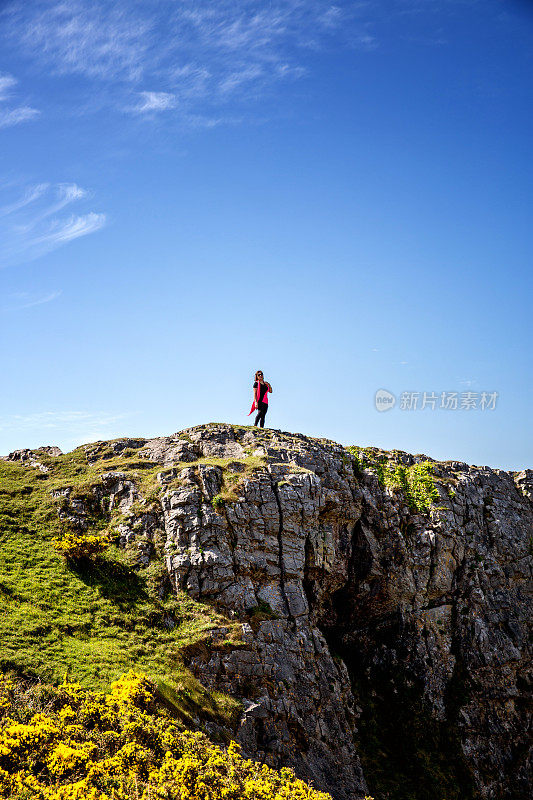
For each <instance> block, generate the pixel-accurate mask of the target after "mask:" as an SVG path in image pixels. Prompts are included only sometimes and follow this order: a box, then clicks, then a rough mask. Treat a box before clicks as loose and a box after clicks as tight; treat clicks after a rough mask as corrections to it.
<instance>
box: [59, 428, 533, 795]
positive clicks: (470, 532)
mask: <svg viewBox="0 0 533 800" xmlns="http://www.w3.org/2000/svg"><path fill="white" fill-rule="evenodd" d="M124 441H126V440H124ZM140 441H141V443H142V444H143V446H142V450H140V451H139V453H138V455H139V456H140V457H145V458H147V459H148V460H150V461H153V462H154V463H155V464H160V465H161V467H162V470H161V472H160V473H159V474H158V483H159V485H160V486H161V491H160V511H156V510H154V509H153V507H150V508H148V507H146V511H143V510H141V511H140V512H139V511H138V508H139V507H141V509H142V506H143V503H144V501H143V499H142V497H140V495H139V493H138V490H137V489H136V487H135V486H134V485H133V484H132V482H131V481H129V480H128V479H127V478H126V477H125V476H124V475H123V474H121V473H108V474H106V475H103V476H102V486H101V487H99V488H98V489H97V492H98V496H99V498H100V499H102V498H105V502H108V503H110V504H111V503H112V504H113V507H115V508H119V509H120V511H121V512H122V514H123V515H124V517H125V518H126V522H125V523H124V524H123V526H122V527H123V529H121V531H120V536H121V540H122V541H123V543H124V544H126V543H129V542H131V541H136V542H137V546H138V547H139V553H140V555H139V558H140V561H141V562H142V563H147V561H148V560H149V559H150V558H153V557H154V550H153V548H152V547H151V542H152V541H153V540H154V536H155V535H156V534H157V536H158V537H159V539H158V541H159V542H164V553H165V562H166V566H167V570H168V574H169V578H170V580H171V582H172V585H173V587H174V588H175V589H176V590H184V591H186V592H188V593H189V594H190V595H191V596H192V597H194V598H196V599H199V600H202V601H207V602H211V603H213V604H215V605H216V606H217V607H219V608H220V609H221V610H223V611H225V612H226V614H227V615H228V616H230V617H232V618H233V619H237V620H240V622H241V623H242V624H241V627H242V635H241V639H240V640H239V641H235V642H232V641H229V642H228V641H226V635H227V631H228V629H227V628H221V629H216V630H213V631H212V632H211V634H210V636H211V641H212V647H205V648H201V649H200V652H194V653H191V654H190V656H189V657H188V664H189V667H190V668H191V669H192V670H193V672H194V673H195V674H196V675H197V677H198V678H199V679H200V680H201V681H202V682H203V683H204V685H206V686H207V687H208V688H210V689H218V690H222V691H225V692H228V693H230V694H233V695H235V696H237V697H239V698H240V699H241V700H242V702H243V707H244V711H243V716H242V719H241V723H240V727H239V730H238V740H239V741H240V743H241V745H242V747H243V750H244V753H245V754H246V755H248V756H251V757H254V758H258V759H260V760H263V761H265V762H266V763H268V764H270V765H272V766H276V767H280V766H291V767H293V768H294V769H295V771H296V772H297V774H298V775H299V776H301V777H302V778H304V779H306V780H311V781H312V782H313V784H314V786H315V787H316V788H319V789H322V790H326V791H329V792H331V794H332V795H333V797H334V798H335V800H349V798H350V799H351V798H361V797H363V796H364V795H365V794H367V793H371V794H374V796H375V797H376V798H381V797H383V798H386V797H393V796H394V794H391V793H390V792H388V791H387V788H386V776H385V778H384V777H383V773H386V772H387V771H389V772H390V773H391V775H392V777H393V778H394V779H395V780H397V781H398V780H403V777H404V776H407V777H406V778H405V779H406V780H409V776H408V771H409V770H407V769H405V770H404V767H403V762H405V761H407V762H410V760H411V759H415V758H417V757H418V758H419V761H420V763H421V764H423V765H424V767H423V769H424V770H426V771H425V772H424V773H423V778H424V780H425V779H426V778H427V775H428V774H430V773H431V769H433V766H432V765H434V767H435V770H434V776H433V778H432V780H433V783H432V784H431V787H430V788H431V789H432V790H433V789H435V791H438V792H440V794H438V795H435V796H440V795H441V794H442V796H446V797H447V798H448V800H453V798H455V797H461V798H467V797H481V798H484V799H485V798H486V800H497V799H499V798H509V799H510V798H513V800H518V799H519V798H520V800H521V799H522V798H523V799H524V800H525V798H526V797H528V798H529V796H530V795H529V790H530V785H531V777H532V769H531V768H532V763H531V748H530V739H529V738H528V737H529V735H530V734H529V731H530V726H531V675H532V670H531V644H530V641H531V638H530V637H531V623H532V617H533V615H532V610H533V602H532V592H531V590H532V581H531V578H532V553H531V542H532V537H533V503H532V499H531V498H532V496H533V472H532V471H531V470H526V471H524V472H523V473H517V474H510V473H507V472H504V471H501V470H493V469H489V468H488V467H471V466H468V465H467V464H463V463H461V462H446V463H442V462H436V461H432V466H433V470H434V478H435V483H436V487H437V489H438V494H439V498H438V500H436V501H435V502H434V503H433V505H432V507H431V510H430V512H428V513H425V514H422V513H417V512H414V511H413V510H411V509H410V508H409V507H408V504H407V501H406V498H405V496H404V494H403V493H402V492H400V491H398V490H396V489H386V488H384V487H383V486H382V485H381V484H380V483H379V481H378V478H377V476H376V474H375V472H374V471H373V470H372V469H362V468H361V466H360V463H358V462H357V460H356V459H355V458H354V457H353V456H352V455H350V453H348V452H347V451H346V450H345V449H344V448H343V447H341V446H340V445H338V444H336V443H334V442H330V441H326V440H317V439H311V438H308V437H305V436H303V435H300V434H290V433H282V432H280V431H272V430H268V429H265V430H259V429H252V428H237V427H235V428H234V427H232V426H229V425H222V424H220V425H219V424H210V425H202V426H197V427H195V428H190V429H188V430H186V431H182V432H180V433H179V434H175V435H174V436H170V437H162V438H158V439H152V440H148V441H144V440H140ZM376 452H377V451H376ZM394 458H395V459H396V461H397V463H400V464H403V465H406V466H410V465H413V464H417V463H420V462H421V461H424V460H430V459H427V457H425V456H411V455H409V454H406V453H397V452H395V453H394ZM198 459H202V460H203V463H202V461H198ZM222 459H224V461H221V460H222ZM178 462H179V463H178ZM184 464H185V466H184ZM228 475H229V476H230V478H231V481H232V483H231V488H232V492H231V494H230V495H228V492H227V490H228V486H227V480H228ZM224 492H226V496H229V497H230V499H228V500H226V502H224V501H223V499H222V500H220V498H221V497H222V498H223V497H224V496H225V495H224ZM107 498H109V499H107ZM134 504H135V506H134ZM132 507H134V508H136V509H137V510H135V512H134V511H133V510H132ZM110 508H111V506H110ZM68 511H69V513H70V514H74V515H75V513H76V509H75V508H72V507H70V508H69V509H68ZM77 513H78V514H79V515H80V519H81V520H82V521H83V514H82V510H80V509H78V510H77ZM158 547H159V545H158ZM158 552H159V549H158ZM372 748H374V750H373V749H372ZM376 748H377V755H376V752H374V751H376ZM417 749H418V750H417ZM417 752H418V756H417ZM389 754H391V761H390V765H389V762H388V761H387V759H388V757H389ZM393 754H396V765H394V764H393V759H392V755H393ZM398 754H400V755H399V756H398ZM380 763H381V764H384V765H385V766H383V767H380ZM362 764H363V765H364V770H363V766H362ZM428 765H429V766H428ZM380 770H381V771H380ZM395 770H396V772H395ZM402 770H404V771H402ZM421 774H422V773H421ZM415 780H418V777H417V776H415ZM402 796H404V795H402ZM413 796H418V795H416V792H415V793H414V794H413ZM424 796H428V794H427V793H426V795H424Z"/></svg>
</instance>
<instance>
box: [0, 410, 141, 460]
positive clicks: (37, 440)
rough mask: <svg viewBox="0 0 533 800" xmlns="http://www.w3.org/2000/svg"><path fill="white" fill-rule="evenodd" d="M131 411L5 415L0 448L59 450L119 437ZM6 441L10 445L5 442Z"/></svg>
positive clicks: (0, 424) (2, 419)
mask: <svg viewBox="0 0 533 800" xmlns="http://www.w3.org/2000/svg"><path fill="white" fill-rule="evenodd" d="M134 414H135V412H131V411H128V412H122V413H119V414H117V413H114V412H109V411H78V410H76V411H70V410H66V411H39V412H36V413H32V414H8V415H4V416H2V417H0V434H1V435H2V436H1V439H0V442H1V445H0V446H1V447H2V450H3V452H4V454H7V451H8V449H15V448H20V447H38V446H39V445H43V444H59V446H60V447H61V448H62V449H63V450H68V449H69V448H71V447H76V446H78V445H80V444H85V443H87V442H94V441H95V440H97V439H104V438H105V439H108V438H113V437H115V436H119V435H120V434H121V431H120V427H121V425H122V424H123V421H124V420H126V419H130V418H131V417H132V416H134ZM7 441H9V442H10V443H12V444H11V446H10V445H9V444H8V445H7V447H6V442H7Z"/></svg>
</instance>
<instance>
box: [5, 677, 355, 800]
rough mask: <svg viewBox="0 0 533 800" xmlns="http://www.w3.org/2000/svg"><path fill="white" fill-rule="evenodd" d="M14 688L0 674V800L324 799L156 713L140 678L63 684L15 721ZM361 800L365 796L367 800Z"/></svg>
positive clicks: (287, 774)
mask: <svg viewBox="0 0 533 800" xmlns="http://www.w3.org/2000/svg"><path fill="white" fill-rule="evenodd" d="M15 690H16V684H15V683H14V682H12V681H11V682H10V681H8V680H6V679H1V677H0V798H3V799H5V800H7V799H8V798H14V797H16V798H18V799H19V800H158V799H159V798H161V799H162V798H165V800H331V798H330V795H327V794H324V793H322V792H317V791H315V790H314V789H312V788H311V787H310V786H308V785H307V784H306V783H304V782H303V781H301V780H299V779H298V778H296V777H295V775H294V773H293V772H292V770H290V769H282V770H280V771H279V772H276V771H275V770H272V769H270V768H269V767H267V766H266V765H265V764H258V763H257V762H255V761H251V760H249V759H247V760H245V759H244V758H242V757H241V755H240V754H239V746H238V745H237V744H236V743H235V742H231V743H230V744H229V746H228V748H227V750H223V749H222V748H220V747H217V746H216V745H214V744H212V743H211V742H210V741H209V739H208V738H207V736H205V735H204V734H203V733H200V732H192V731H188V730H184V729H183V726H182V725H181V724H180V723H179V722H177V721H176V720H175V719H174V718H173V717H171V715H170V714H169V713H168V712H167V711H166V710H165V709H163V708H160V707H158V705H157V700H156V696H155V689H154V687H153V685H152V683H151V682H150V681H149V679H148V678H147V677H146V675H142V674H139V673H136V672H129V673H128V674H127V675H124V676H123V677H122V678H121V679H120V680H118V681H115V682H114V683H113V684H112V686H111V691H110V692H109V693H108V694H104V693H102V692H90V691H87V690H85V689H83V688H82V687H81V686H80V685H79V684H76V683H69V682H68V681H67V680H65V682H64V683H63V684H62V685H61V686H60V687H58V688H57V689H56V690H55V691H54V702H53V703H52V704H51V705H52V709H51V710H48V708H47V712H46V713H39V714H34V715H33V716H32V717H31V718H30V719H29V720H28V721H23V722H22V721H19V720H18V719H17V718H16V717H17V715H20V713H21V709H20V708H19V707H18V706H17V702H16V700H15V694H16V691H15ZM369 800H370V799H369Z"/></svg>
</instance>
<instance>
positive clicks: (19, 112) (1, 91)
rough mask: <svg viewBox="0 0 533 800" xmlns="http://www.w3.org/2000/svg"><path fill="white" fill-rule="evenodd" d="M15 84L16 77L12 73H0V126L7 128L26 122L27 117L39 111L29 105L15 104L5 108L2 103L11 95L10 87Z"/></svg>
mask: <svg viewBox="0 0 533 800" xmlns="http://www.w3.org/2000/svg"><path fill="white" fill-rule="evenodd" d="M16 84H17V80H16V78H14V77H13V75H6V74H3V75H0V104H2V105H0V128H9V127H11V126H12V125H19V124H20V123H21V122H27V120H29V119H34V118H35V117H37V116H39V114H40V113H41V112H40V111H39V110H38V109H36V108H32V107H31V106H15V107H13V108H6V107H5V106H4V104H5V103H6V102H8V101H9V100H10V98H11V96H12V93H11V91H10V90H11V89H12V88H13V87H14V86H15V85H16Z"/></svg>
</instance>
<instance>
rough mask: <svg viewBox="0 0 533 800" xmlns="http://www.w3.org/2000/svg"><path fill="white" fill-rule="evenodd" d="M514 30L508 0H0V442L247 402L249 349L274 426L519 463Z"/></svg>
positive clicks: (521, 144)
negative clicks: (449, 402) (453, 402)
mask: <svg viewBox="0 0 533 800" xmlns="http://www.w3.org/2000/svg"><path fill="white" fill-rule="evenodd" d="M532 44H533V13H532V9H531V4H529V3H527V2H520V1H519V0H477V2H476V0H464V2H463V1H462V0H379V2H377V1H374V0H369V1H368V2H337V3H335V4H330V3H327V2H316V1H315V0H272V2H264V1H263V2H255V0H242V2H229V0H218V2H216V3H214V2H206V0H198V1H197V2H187V0H185V1H184V2H180V1H179V0H143V2H108V0H68V2H67V1H66V0H61V1H57V0H48V2H39V1H38V0H35V1H34V2H32V0H27V1H26V2H18V0H17V1H15V2H9V1H8V2H4V3H2V4H1V5H0V141H1V146H0V238H1V240H2V248H1V252H0V337H1V338H0V341H1V347H2V366H3V370H2V372H3V386H4V391H3V392H2V396H1V399H0V453H7V452H9V451H10V450H12V449H15V448H18V447H24V446H29V447H34V446H38V445H40V444H48V443H53V444H58V445H59V446H61V447H62V448H63V449H65V450H67V449H71V448H72V447H74V446H76V445H78V444H80V443H82V442H87V441H94V440H97V439H106V438H111V437H115V436H122V435H140V436H154V435H163V434H169V433H171V432H174V431H176V430H179V429H182V428H184V427H186V426H189V425H194V424H198V423H202V422H208V421H228V422H233V423H244V424H247V423H249V422H250V419H251V418H248V417H247V416H246V414H247V411H248V410H249V407H250V399H251V389H250V386H251V381H252V376H253V373H254V372H255V370H256V369H262V370H264V372H265V376H266V378H267V380H269V381H270V382H271V384H272V386H273V389H274V393H273V395H272V398H271V407H270V410H269V413H268V416H267V424H269V425H270V426H272V427H274V428H281V429H282V430H290V431H299V432H303V433H307V434H310V435H317V436H325V437H328V438H332V439H335V440H337V441H341V442H343V443H357V444H360V445H377V446H380V447H385V448H388V449H392V448H399V449H403V450H407V451H410V452H415V453H417V452H418V453H420V452H421V453H426V454H428V455H431V456H433V457H435V458H442V459H447V458H453V459H457V460H463V461H467V462H470V463H474V464H479V465H483V464H489V465H491V466H496V467H501V468H505V469H521V468H524V467H526V466H532V457H531V456H532V438H533V434H532V428H533V426H531V424H530V417H531V403H532V401H533V381H532V377H531V372H532V371H531V367H532V363H531V333H532V331H531V323H530V319H531V288H532V277H531V264H532V237H531V187H532V183H531V178H532V174H531V173H532V159H531V141H532V133H533V131H532V128H533V115H532V113H531V99H532V95H533V78H532V76H533V71H532V54H533V49H532ZM379 389H386V390H388V391H390V392H391V393H393V394H394V395H395V397H396V398H397V402H396V405H395V407H394V408H393V409H392V410H390V411H387V412H386V413H379V412H378V411H377V410H376V408H375V403H374V396H375V393H376V391H377V390H379ZM404 392H407V393H416V394H417V395H418V397H417V408H416V409H411V410H408V409H405V408H402V407H401V405H402V402H401V398H402V393H404ZM424 392H426V393H428V394H427V398H428V397H429V393H435V396H437V397H438V398H439V400H438V402H436V404H435V405H436V407H435V408H431V404H429V403H428V402H427V401H426V406H427V407H426V408H425V409H423V410H422V409H421V408H420V406H421V405H422V402H423V393H424ZM442 392H446V393H452V392H456V393H457V400H458V406H459V407H458V408H457V409H455V410H454V409H440V408H439V407H438V406H439V405H440V402H441V400H440V397H441V393H442ZM467 392H471V393H472V394H471V395H469V396H467V395H466V393H467ZM483 392H487V393H490V392H497V393H498V397H497V401H496V407H495V408H485V409H482V408H481V407H480V405H481V397H482V393H483ZM407 397H411V399H412V398H413V397H414V395H412V394H408V395H407ZM446 397H447V398H448V397H449V395H448V394H447V395H446ZM467 397H470V399H472V398H474V401H475V403H476V407H475V408H470V410H467V409H466V408H461V404H462V403H465V404H466V403H467V399H465V398H467ZM404 398H405V395H404ZM413 402H414V401H413ZM403 404H405V399H404V402H403Z"/></svg>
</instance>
